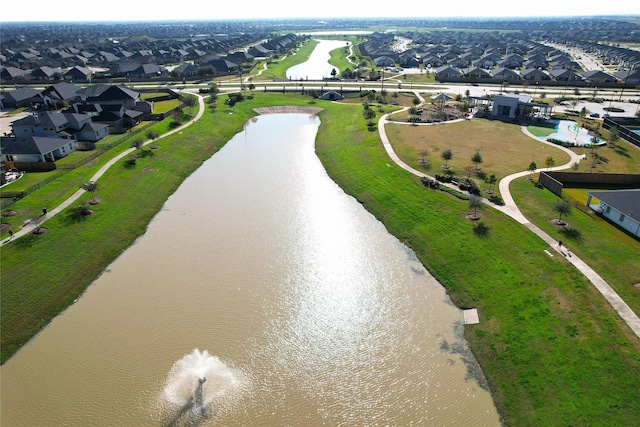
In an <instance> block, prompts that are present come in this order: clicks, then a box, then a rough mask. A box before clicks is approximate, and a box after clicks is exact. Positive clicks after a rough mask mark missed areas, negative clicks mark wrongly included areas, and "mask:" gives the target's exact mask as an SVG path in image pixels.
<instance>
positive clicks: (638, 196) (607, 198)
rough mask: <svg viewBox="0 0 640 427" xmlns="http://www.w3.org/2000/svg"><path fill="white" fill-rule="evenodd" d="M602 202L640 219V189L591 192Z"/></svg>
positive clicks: (637, 219)
mask: <svg viewBox="0 0 640 427" xmlns="http://www.w3.org/2000/svg"><path fill="white" fill-rule="evenodd" d="M588 194H590V195H592V196H593V197H595V198H596V199H598V200H600V201H601V202H604V203H606V204H607V205H609V206H611V207H612V208H614V209H616V210H618V211H620V212H622V213H623V214H625V215H627V216H630V217H632V218H634V219H635V220H636V221H640V189H632V190H614V191H594V192H589V193H588Z"/></svg>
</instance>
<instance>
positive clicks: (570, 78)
mask: <svg viewBox="0 0 640 427" xmlns="http://www.w3.org/2000/svg"><path fill="white" fill-rule="evenodd" d="M549 75H551V77H553V79H554V80H557V81H562V82H576V81H578V82H579V81H583V80H584V77H582V75H580V74H578V73H576V72H575V71H572V70H567V69H564V68H559V69H555V70H551V71H550V72H549Z"/></svg>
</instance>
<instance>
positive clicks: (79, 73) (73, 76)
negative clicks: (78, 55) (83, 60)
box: [63, 65, 93, 81]
mask: <svg viewBox="0 0 640 427" xmlns="http://www.w3.org/2000/svg"><path fill="white" fill-rule="evenodd" d="M91 74H93V71H91V70H90V69H89V68H85V67H81V66H79V65H76V66H75V67H72V68H69V69H68V70H67V71H66V72H65V73H64V76H63V77H64V79H65V80H71V81H73V80H89V79H90V78H91Z"/></svg>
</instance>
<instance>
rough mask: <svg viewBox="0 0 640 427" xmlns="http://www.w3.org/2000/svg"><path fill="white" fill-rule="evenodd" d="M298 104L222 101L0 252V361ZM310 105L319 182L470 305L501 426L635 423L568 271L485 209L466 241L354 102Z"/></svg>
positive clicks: (602, 321)
mask: <svg viewBox="0 0 640 427" xmlns="http://www.w3.org/2000/svg"><path fill="white" fill-rule="evenodd" d="M309 103H310V98H309V97H305V96H301V95H283V94H275V93H262V92H256V93H255V97H254V98H253V99H248V100H245V101H243V102H240V103H238V104H236V105H235V107H234V109H233V114H229V113H230V112H231V111H230V110H229V109H228V108H227V107H226V106H222V105H221V106H219V107H218V108H217V110H216V112H215V113H213V114H212V113H210V112H208V113H207V114H205V116H204V117H203V119H202V120H200V121H199V122H197V123H196V124H194V125H192V126H190V127H189V128H188V129H187V130H185V131H184V132H183V133H182V134H181V135H173V136H171V137H168V138H164V139H161V140H158V141H157V145H158V147H159V148H158V149H157V150H154V153H155V155H153V156H149V157H145V158H142V159H139V161H138V165H137V166H136V167H135V168H133V169H125V168H123V167H122V164H119V165H116V166H115V167H114V168H112V169H111V170H110V171H109V172H108V173H107V174H106V175H105V176H104V177H103V178H101V180H100V181H99V185H100V186H101V189H100V190H99V193H98V194H97V197H99V198H100V199H101V200H102V203H101V204H100V205H97V206H95V213H94V214H93V215H91V216H89V217H86V218H85V219H83V220H81V219H78V218H76V217H75V216H74V215H72V211H71V210H67V211H66V212H63V213H62V214H61V215H59V216H57V217H55V218H53V219H51V220H50V221H49V222H47V223H45V225H46V228H47V229H49V232H48V233H46V234H44V235H41V236H38V237H36V238H34V239H33V240H31V238H30V237H25V238H22V239H19V240H17V241H16V242H14V243H12V244H10V245H8V246H5V247H3V250H2V259H1V267H2V276H3V282H2V293H3V294H2V301H1V304H2V310H1V313H0V316H1V319H0V320H1V322H2V337H1V339H2V343H1V344H2V346H1V347H2V360H3V361H5V360H6V359H7V358H8V357H9V356H10V355H11V354H12V353H13V351H15V350H16V349H17V348H18V346H20V345H21V344H23V343H24V342H25V341H26V340H27V339H28V338H29V337H30V336H32V335H33V334H34V333H36V332H37V331H38V330H39V329H40V328H41V327H43V326H44V325H46V323H47V322H48V321H49V320H50V319H51V318H52V317H53V316H55V314H57V313H58V312H60V310H62V309H64V307H66V306H67V305H68V304H69V303H70V302H71V301H73V299H74V298H76V297H77V296H78V295H80V294H81V292H82V291H83V290H84V289H85V287H86V286H87V285H88V284H89V283H91V281H93V280H94V278H95V277H96V276H97V275H98V274H100V273H101V272H102V271H103V270H104V268H105V267H106V266H107V265H108V264H109V263H110V262H111V261H112V260H113V259H114V258H115V257H116V256H118V255H119V254H120V253H121V252H122V250H123V249H124V248H126V247H127V246H128V245H129V244H131V243H132V242H133V241H134V240H135V239H136V238H137V237H138V236H139V235H140V234H142V233H144V230H145V227H146V225H147V223H148V221H149V220H150V219H151V218H152V217H153V215H155V213H156V212H157V211H158V210H159V209H160V207H161V206H162V203H164V201H165V200H166V198H167V197H168V196H169V195H170V194H171V193H173V191H175V189H176V188H177V186H178V185H180V183H181V182H182V180H183V179H184V178H185V177H186V176H188V175H189V174H190V173H191V172H192V171H193V170H194V169H195V168H197V167H198V166H199V165H200V164H201V163H202V162H203V161H204V160H206V159H207V158H209V157H210V155H211V154H212V153H214V152H215V151H217V150H218V149H219V148H220V147H221V146H222V145H223V144H224V143H225V142H226V141H227V140H229V139H230V137H231V136H232V135H233V134H234V133H235V132H237V131H240V130H241V129H242V126H243V124H244V122H245V121H246V120H247V119H248V118H249V117H250V116H251V115H252V114H253V112H252V109H253V108H256V107H260V106H267V105H291V104H295V105H309ZM313 105H314V106H317V107H321V108H324V111H323V112H321V113H320V119H321V125H320V130H319V134H318V136H317V139H316V152H317V153H318V156H319V157H320V159H321V161H322V162H323V164H324V165H325V167H326V169H327V171H328V173H329V175H330V176H331V177H332V178H333V179H334V180H335V181H336V182H337V183H338V184H339V185H340V186H341V187H342V188H343V189H344V190H345V191H346V192H347V193H349V194H352V195H353V196H354V197H356V199H357V200H359V201H360V202H361V203H362V204H363V205H364V206H365V208H366V209H367V210H369V211H370V212H371V213H372V214H374V215H375V216H376V217H377V218H379V219H380V220H382V221H383V222H384V224H385V226H386V227H387V229H388V230H389V231H390V232H391V233H392V234H394V235H395V236H397V237H398V238H399V239H400V240H401V241H403V242H405V243H406V244H407V245H409V246H410V247H411V248H413V249H414V250H415V252H416V255H417V256H418V257H419V259H420V260H421V261H422V262H423V264H424V265H425V266H426V267H427V268H428V269H429V271H431V272H432V273H433V274H434V275H435V276H436V278H437V279H438V280H439V281H440V282H441V283H442V284H443V285H444V286H445V287H446V288H447V291H448V294H449V295H450V297H451V299H452V300H453V301H454V302H455V303H456V304H457V305H458V306H459V307H462V308H466V307H477V308H478V310H479V313H480V320H481V323H480V324H479V325H468V326H466V327H465V336H466V338H467V340H468V341H469V345H470V347H471V349H472V351H473V353H474V354H475V356H476V357H477V359H478V361H479V362H480V364H481V366H482V368H483V370H484V372H485V374H486V376H487V378H488V381H489V384H490V387H491V391H492V393H493V396H494V399H495V401H496V404H497V406H498V410H499V412H500V414H501V416H502V417H503V419H504V422H505V424H506V425H516V426H540V425H591V426H611V425H620V426H627V425H634V424H635V423H636V422H637V419H639V418H640V399H639V398H638V394H637V391H638V390H639V389H640V342H639V341H638V339H637V337H635V336H634V335H633V334H632V333H631V331H630V330H629V329H628V328H627V327H626V325H624V324H623V322H622V321H621V319H620V318H619V316H618V315H617V314H616V313H615V312H614V311H613V310H612V309H611V307H610V306H609V305H608V304H607V303H606V301H605V300H604V299H603V298H602V297H601V295H600V294H599V293H598V292H597V291H596V290H595V289H594V287H593V286H592V285H591V284H590V283H589V282H587V280H586V279H585V278H584V277H583V276H582V275H581V274H580V273H578V272H577V271H576V270H575V269H574V268H573V267H572V266H571V265H570V264H569V263H568V262H567V261H566V260H564V259H563V258H562V257H559V256H555V257H549V256H548V255H547V254H546V253H545V252H544V250H545V249H546V248H547V246H546V245H545V243H544V242H542V241H541V240H540V239H539V238H537V237H536V236H534V235H533V234H532V233H531V232H529V231H528V230H527V229H526V228H525V227H523V226H521V225H520V224H517V223H516V222H514V221H512V220H511V219H509V218H508V217H506V216H504V215H502V214H500V213H499V212H497V211H494V210H491V209H486V210H485V211H483V212H482V216H483V219H482V221H483V222H484V223H486V224H487V225H489V227H490V230H489V233H488V235H486V236H484V237H481V236H477V235H476V234H475V233H474V225H473V224H472V223H471V222H469V221H468V220H467V219H466V218H465V215H466V213H467V212H468V204H467V202H465V201H461V200H458V199H456V198H454V197H451V196H449V195H448V194H445V193H443V192H439V191H435V190H428V189H426V188H425V187H423V186H422V185H421V184H420V182H419V180H418V179H417V178H416V177H414V176H412V175H410V174H409V173H407V172H405V171H403V170H402V169H400V168H398V167H395V166H394V165H393V164H392V162H391V161H390V160H389V158H388V157H387V155H386V153H385V152H384V150H383V149H382V147H381V144H380V142H379V139H378V134H377V132H371V131H369V130H368V129H367V126H366V122H365V120H364V119H363V116H362V106H360V105H340V104H336V103H331V102H323V101H318V102H316V103H314V104H313ZM407 127H409V126H407ZM436 127H440V128H446V126H436ZM409 128H412V129H413V127H409ZM474 137H475V135H474V134H473V133H469V134H466V136H465V138H467V139H471V140H472V139H473V138H474ZM187 141H188V143H185V142H187ZM449 141H450V142H451V143H454V142H455V139H449ZM494 150H496V149H495V148H494ZM529 161H530V160H529V159H526V161H525V163H527V164H528V162H529ZM79 173H80V171H79ZM88 173H89V171H84V174H81V175H79V176H85V177H86V175H87V174H88ZM525 184H526V182H525ZM534 188H535V187H534ZM150 189H153V191H150ZM54 190H55V189H54ZM54 190H51V191H52V192H54ZM41 191H43V193H41V195H36V193H34V194H33V196H34V197H33V201H29V199H30V198H31V196H32V195H30V196H28V197H27V198H25V200H24V203H27V202H29V203H33V204H34V205H35V204H37V198H36V197H40V196H41V197H45V194H46V193H47V192H48V191H49V185H47V187H46V188H45V189H43V190H41ZM537 191H540V190H537ZM47 197H51V196H47ZM89 197H90V196H89V195H85V196H84V199H83V201H86V200H88V198H89ZM19 203H23V201H21V202H19ZM17 207H18V208H19V206H17ZM572 218H573V217H572ZM572 221H573V219H572ZM576 224H578V223H577V222H576ZM572 249H573V248H572ZM576 249H578V248H576ZM575 253H578V252H577V250H576V251H575ZM622 255H624V254H622ZM598 256H602V255H601V254H600V255H598ZM614 256H618V254H615V255H614ZM585 260H587V262H590V261H591V258H587V257H585ZM614 268H619V265H618V266H615V267H614ZM43 277H46V278H47V280H46V281H45V280H42V278H43Z"/></svg>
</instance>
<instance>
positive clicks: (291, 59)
mask: <svg viewBox="0 0 640 427" xmlns="http://www.w3.org/2000/svg"><path fill="white" fill-rule="evenodd" d="M318 43H319V42H318V41H317V40H309V41H307V42H306V43H304V44H303V45H302V46H301V47H300V49H298V50H297V51H296V53H295V54H293V55H288V56H286V57H285V58H283V59H280V60H277V61H276V60H273V61H272V62H270V63H269V68H268V69H267V70H265V71H264V72H263V73H262V74H260V75H259V76H256V77H255V78H254V83H255V82H257V81H260V80H273V79H283V80H286V79H287V70H288V69H289V68H291V67H293V66H294V65H298V64H302V63H303V62H305V61H307V60H308V59H309V57H310V56H311V53H312V52H313V50H314V49H315V48H316V46H317V45H318Z"/></svg>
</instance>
